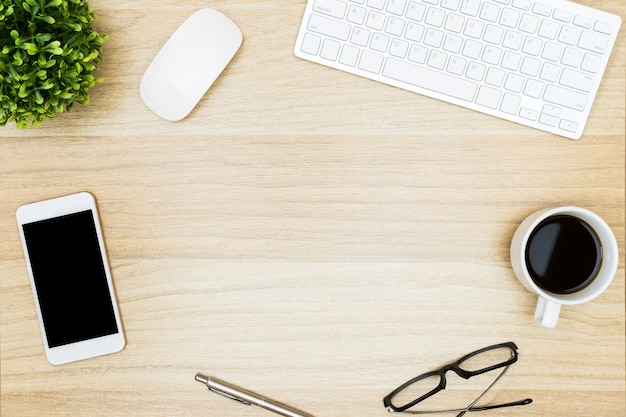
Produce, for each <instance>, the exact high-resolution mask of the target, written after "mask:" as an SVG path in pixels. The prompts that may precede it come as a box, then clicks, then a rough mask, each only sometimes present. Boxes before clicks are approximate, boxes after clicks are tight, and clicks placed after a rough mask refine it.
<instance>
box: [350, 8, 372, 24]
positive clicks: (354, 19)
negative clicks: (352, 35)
mask: <svg viewBox="0 0 626 417" xmlns="http://www.w3.org/2000/svg"><path fill="white" fill-rule="evenodd" d="M366 15H367V10H366V9H364V8H363V7H359V6H355V5H354V4H352V5H350V10H348V16H347V18H346V20H347V21H348V22H350V23H355V24H357V25H362V24H363V22H365V16H366Z"/></svg>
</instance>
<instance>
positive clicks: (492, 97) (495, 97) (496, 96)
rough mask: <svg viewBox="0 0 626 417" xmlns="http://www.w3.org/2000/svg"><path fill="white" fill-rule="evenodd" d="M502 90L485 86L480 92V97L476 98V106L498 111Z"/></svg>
mask: <svg viewBox="0 0 626 417" xmlns="http://www.w3.org/2000/svg"><path fill="white" fill-rule="evenodd" d="M501 94H502V93H501V92H500V89H498V88H491V87H487V86H486V85H483V86H481V87H480V90H479V91H478V96H477V97H476V104H480V105H481V106H485V107H489V108H490V109H497V108H498V104H499V103H500V95H501Z"/></svg>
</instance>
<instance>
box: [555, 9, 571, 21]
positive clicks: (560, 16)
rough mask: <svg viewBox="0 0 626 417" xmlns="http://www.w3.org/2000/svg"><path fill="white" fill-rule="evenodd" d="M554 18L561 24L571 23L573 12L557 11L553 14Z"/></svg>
mask: <svg viewBox="0 0 626 417" xmlns="http://www.w3.org/2000/svg"><path fill="white" fill-rule="evenodd" d="M552 17H553V18H554V19H555V20H558V21H560V22H565V23H569V22H571V21H572V12H570V11H567V10H563V9H556V10H555V11H554V13H552Z"/></svg>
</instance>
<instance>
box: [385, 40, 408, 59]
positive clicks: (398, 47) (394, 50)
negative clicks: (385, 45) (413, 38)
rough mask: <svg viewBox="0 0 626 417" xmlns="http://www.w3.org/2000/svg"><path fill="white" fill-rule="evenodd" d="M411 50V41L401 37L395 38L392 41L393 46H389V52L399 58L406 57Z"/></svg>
mask: <svg viewBox="0 0 626 417" xmlns="http://www.w3.org/2000/svg"><path fill="white" fill-rule="evenodd" d="M408 50H409V43H408V42H406V41H403V40H401V39H394V40H393V41H391V47H390V48H389V54H390V55H393V56H395V57H398V58H404V57H405V56H406V53H407V51H408Z"/></svg>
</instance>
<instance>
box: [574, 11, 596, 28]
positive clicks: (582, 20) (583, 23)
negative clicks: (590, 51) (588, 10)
mask: <svg viewBox="0 0 626 417" xmlns="http://www.w3.org/2000/svg"><path fill="white" fill-rule="evenodd" d="M574 24H575V25H576V26H580V27H581V28H584V29H591V25H592V24H593V20H592V19H591V18H589V17H587V16H583V15H579V14H577V15H576V16H574Z"/></svg>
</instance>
